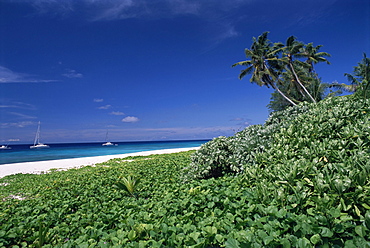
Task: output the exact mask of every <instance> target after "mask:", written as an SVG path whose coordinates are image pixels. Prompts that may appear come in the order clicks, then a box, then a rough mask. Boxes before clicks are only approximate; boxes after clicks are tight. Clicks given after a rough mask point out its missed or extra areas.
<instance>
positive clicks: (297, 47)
mask: <svg viewBox="0 0 370 248" xmlns="http://www.w3.org/2000/svg"><path fill="white" fill-rule="evenodd" d="M274 46H275V48H276V49H275V52H276V53H279V52H282V53H283V57H282V58H280V59H278V60H279V61H281V62H282V63H283V64H285V65H287V67H288V69H287V71H288V70H289V71H291V73H292V75H293V77H294V80H295V82H296V83H297V84H298V85H299V87H297V88H298V89H302V90H303V91H304V93H303V92H302V91H301V90H299V91H300V92H301V94H302V95H304V94H306V95H307V96H308V97H309V98H310V99H311V101H312V102H314V103H316V100H315V99H314V98H313V97H312V95H311V94H310V92H308V90H307V88H306V87H305V86H304V85H303V84H302V82H301V80H300V78H299V77H298V75H297V72H296V69H295V66H298V65H300V66H304V65H303V64H302V63H299V62H295V61H294V60H293V58H294V57H297V58H300V57H303V54H302V53H301V50H302V49H303V48H304V44H303V43H302V42H299V41H297V40H296V38H295V37H294V36H290V37H289V38H288V39H287V41H286V44H285V46H284V45H283V44H282V43H276V44H275V45H274Z"/></svg>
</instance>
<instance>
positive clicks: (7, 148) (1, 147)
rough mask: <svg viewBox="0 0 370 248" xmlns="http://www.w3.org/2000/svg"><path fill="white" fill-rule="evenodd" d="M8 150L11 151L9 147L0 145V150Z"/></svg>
mask: <svg viewBox="0 0 370 248" xmlns="http://www.w3.org/2000/svg"><path fill="white" fill-rule="evenodd" d="M9 149H12V148H11V147H9V146H8V145H2V146H0V150H9Z"/></svg>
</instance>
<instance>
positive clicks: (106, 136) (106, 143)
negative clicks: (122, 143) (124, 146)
mask: <svg viewBox="0 0 370 248" xmlns="http://www.w3.org/2000/svg"><path fill="white" fill-rule="evenodd" d="M105 141H106V142H105V143H104V144H102V146H118V145H117V144H113V143H112V142H110V141H108V130H107V133H106V134H105Z"/></svg>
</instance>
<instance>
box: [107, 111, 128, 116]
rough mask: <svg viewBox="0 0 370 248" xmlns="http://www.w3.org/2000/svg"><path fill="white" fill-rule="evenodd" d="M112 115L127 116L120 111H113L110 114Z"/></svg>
mask: <svg viewBox="0 0 370 248" xmlns="http://www.w3.org/2000/svg"><path fill="white" fill-rule="evenodd" d="M110 114H111V115H125V113H123V112H120V111H113V112H111V113H110Z"/></svg>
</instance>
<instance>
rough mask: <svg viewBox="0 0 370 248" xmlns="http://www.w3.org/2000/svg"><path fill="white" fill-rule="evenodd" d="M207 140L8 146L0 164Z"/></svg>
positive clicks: (180, 145) (0, 154)
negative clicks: (45, 146) (36, 147)
mask: <svg viewBox="0 0 370 248" xmlns="http://www.w3.org/2000/svg"><path fill="white" fill-rule="evenodd" d="M207 141H208V140H190V141H147V142H117V143H115V144H118V146H109V147H104V146H102V143H71V144H49V145H50V148H46V149H40V150H38V149H30V148H29V147H30V145H13V146H12V145H10V146H11V148H12V149H11V150H0V166H1V164H10V163H20V162H33V161H45V160H56V159H67V158H80V157H93V156H104V155H114V154H126V153H133V152H142V151H152V150H161V149H172V148H187V147H198V146H201V145H202V144H204V143H206V142H207Z"/></svg>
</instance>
